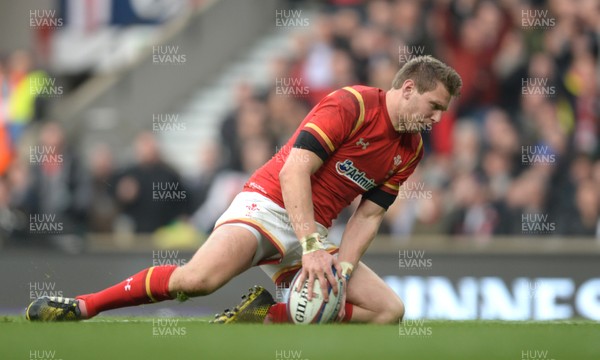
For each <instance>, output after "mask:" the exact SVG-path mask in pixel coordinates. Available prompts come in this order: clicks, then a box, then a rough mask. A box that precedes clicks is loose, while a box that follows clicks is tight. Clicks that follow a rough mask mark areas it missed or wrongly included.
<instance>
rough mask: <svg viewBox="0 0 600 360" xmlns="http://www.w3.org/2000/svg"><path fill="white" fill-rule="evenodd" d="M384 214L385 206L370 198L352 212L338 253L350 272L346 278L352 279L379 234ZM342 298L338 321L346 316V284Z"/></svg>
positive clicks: (346, 270) (345, 269)
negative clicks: (363, 256)
mask: <svg viewBox="0 0 600 360" xmlns="http://www.w3.org/2000/svg"><path fill="white" fill-rule="evenodd" d="M384 215H385V209H384V208H382V207H381V206H379V205H377V204H375V203H374V202H372V201H370V200H367V199H363V200H362V201H361V203H360V205H359V206H358V208H357V209H356V211H354V214H352V217H350V220H348V224H346V229H345V230H344V234H343V235H342V242H341V244H340V251H339V253H338V261H339V262H340V264H342V266H343V268H344V269H343V271H344V272H349V274H346V273H343V274H344V275H346V276H345V278H346V279H350V274H351V273H352V269H354V268H355V267H356V266H357V265H358V262H359V261H360V258H361V257H362V255H363V254H364V253H365V251H367V248H368V247H369V244H371V241H373V239H374V238H375V235H377V230H378V229H379V226H380V225H381V221H382V220H383V216H384ZM348 264H349V265H348ZM342 299H343V300H342V305H341V306H340V312H339V314H338V321H341V319H343V318H344V316H345V311H344V308H345V306H344V305H345V303H346V287H345V286H344V294H343V297H342Z"/></svg>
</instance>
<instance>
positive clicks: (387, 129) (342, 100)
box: [244, 86, 423, 227]
mask: <svg viewBox="0 0 600 360" xmlns="http://www.w3.org/2000/svg"><path fill="white" fill-rule="evenodd" d="M385 94H386V93H385V91H384V90H381V89H378V88H373V87H368V86H352V87H345V88H343V89H340V90H337V91H335V92H333V93H331V94H329V95H327V96H326V97H325V98H323V100H321V102H319V103H318V104H317V105H316V106H315V107H314V108H313V109H312V110H311V112H310V113H309V114H308V115H307V116H306V118H304V120H303V121H302V123H301V124H300V126H299V127H298V129H297V130H296V132H295V133H294V135H293V136H292V137H291V138H290V140H289V141H288V142H287V144H286V145H285V146H284V147H283V148H282V149H281V150H279V151H278V152H277V154H275V156H274V157H273V158H272V159H271V160H269V161H268V162H267V163H266V164H265V165H263V166H262V167H261V168H260V169H258V170H256V172H255V173H254V174H253V175H252V176H251V177H250V179H249V180H248V182H247V183H246V184H245V185H244V191H255V192H258V193H261V194H263V195H265V196H266V197H268V198H269V199H271V200H273V201H274V202H275V203H277V204H278V205H280V206H281V207H285V206H284V203H283V197H282V195H281V186H280V184H279V172H280V170H281V168H282V167H283V164H284V162H285V160H286V159H287V157H288V156H289V153H290V150H291V149H292V147H294V144H295V143H296V139H297V138H298V136H299V134H300V132H301V131H306V132H309V133H310V134H312V135H313V136H314V137H315V138H316V139H317V140H318V141H319V143H320V144H321V146H322V147H323V148H324V150H325V151H326V152H327V155H328V156H327V158H326V159H325V161H324V163H323V165H322V166H321V167H320V168H319V169H318V170H317V171H316V172H315V173H314V174H313V175H312V176H311V185H312V200H313V205H314V213H315V220H316V221H317V222H319V223H320V224H322V225H324V226H325V227H330V226H331V222H332V221H333V220H334V219H335V218H336V217H337V216H338V214H339V213H340V212H341V211H342V209H343V208H345V207H346V206H348V205H349V204H350V203H351V202H352V201H353V200H354V198H355V197H356V196H357V195H361V194H364V193H366V192H368V191H371V190H372V192H371V193H373V192H374V191H378V190H381V191H383V192H385V193H387V194H389V195H392V196H394V197H395V196H396V195H397V194H398V190H399V187H400V186H401V185H402V183H404V181H405V180H406V179H407V178H408V177H409V175H410V174H412V172H413V171H414V169H415V167H416V166H417V164H418V162H419V161H420V160H421V158H422V157H423V140H422V138H421V134H419V133H414V134H409V133H406V134H404V133H403V134H401V133H398V132H397V131H396V130H394V128H393V126H392V124H391V121H390V117H389V115H388V113H387V109H386V101H385Z"/></svg>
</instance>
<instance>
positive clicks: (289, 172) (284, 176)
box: [279, 162, 300, 188]
mask: <svg viewBox="0 0 600 360" xmlns="http://www.w3.org/2000/svg"><path fill="white" fill-rule="evenodd" d="M299 175H300V171H299V169H298V168H297V166H293V164H289V163H287V162H286V163H285V164H283V167H282V168H281V170H280V171H279V183H280V184H281V187H282V188H283V187H285V185H286V184H289V183H290V182H291V181H293V180H294V179H295V178H298V176H299Z"/></svg>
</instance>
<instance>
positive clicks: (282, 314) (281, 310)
mask: <svg viewBox="0 0 600 360" xmlns="http://www.w3.org/2000/svg"><path fill="white" fill-rule="evenodd" d="M267 318H268V319H269V321H270V322H272V323H276V324H282V323H288V322H290V321H289V320H288V315H287V304H286V303H283V302H280V303H277V304H275V305H272V306H271V307H270V308H269V312H268V313H267Z"/></svg>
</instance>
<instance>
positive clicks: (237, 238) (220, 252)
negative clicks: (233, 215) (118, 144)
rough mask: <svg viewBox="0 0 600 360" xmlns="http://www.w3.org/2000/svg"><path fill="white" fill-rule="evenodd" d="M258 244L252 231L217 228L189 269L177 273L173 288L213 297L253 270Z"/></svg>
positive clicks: (174, 275)
mask: <svg viewBox="0 0 600 360" xmlns="http://www.w3.org/2000/svg"><path fill="white" fill-rule="evenodd" d="M257 247H258V241H257V239H256V237H255V236H254V234H252V233H251V232H250V231H249V230H247V229H245V228H242V227H239V226H232V225H224V226H220V227H218V228H216V229H215V230H214V231H213V232H212V234H211V235H210V236H209V237H208V239H207V240H206V242H205V243H204V244H203V245H202V246H201V247H200V249H198V251H196V253H195V254H194V256H193V257H192V259H191V260H190V261H188V262H187V263H186V264H185V265H183V266H182V267H180V268H178V269H177V270H176V271H175V272H174V273H173V278H174V279H173V281H172V282H171V284H170V285H171V286H169V288H170V289H171V290H180V291H186V292H192V293H197V294H198V295H202V294H206V293H211V292H213V291H215V290H217V289H218V288H220V287H221V286H223V285H224V284H226V283H227V282H228V281H229V280H231V279H232V278H233V277H234V276H236V275H239V274H240V273H242V272H244V271H246V270H247V269H248V268H250V267H251V266H252V259H253V257H254V254H255V253H256V249H257Z"/></svg>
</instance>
